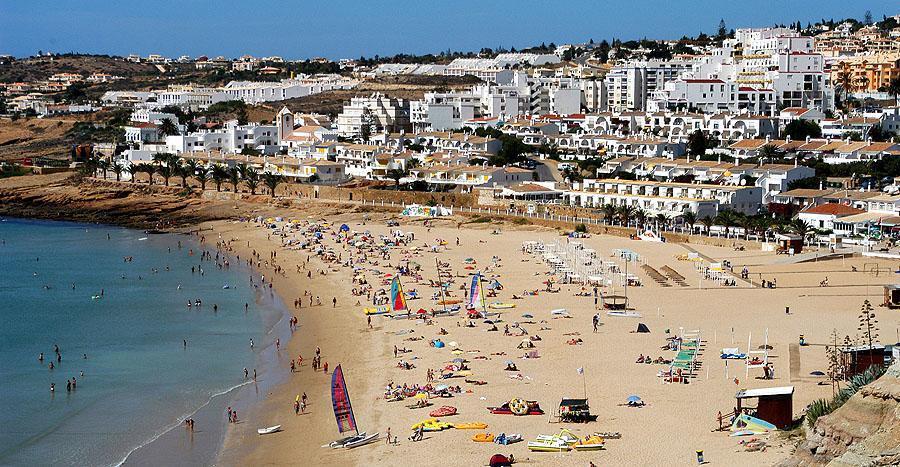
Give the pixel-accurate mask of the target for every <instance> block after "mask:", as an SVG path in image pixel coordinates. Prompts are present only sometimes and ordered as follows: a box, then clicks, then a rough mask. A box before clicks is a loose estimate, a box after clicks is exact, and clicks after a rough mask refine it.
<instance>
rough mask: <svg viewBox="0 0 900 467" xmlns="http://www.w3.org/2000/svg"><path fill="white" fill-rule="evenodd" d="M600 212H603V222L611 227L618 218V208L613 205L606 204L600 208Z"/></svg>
mask: <svg viewBox="0 0 900 467" xmlns="http://www.w3.org/2000/svg"><path fill="white" fill-rule="evenodd" d="M600 211H601V212H603V222H605V223H606V224H607V225H611V224H612V223H613V221H614V220H615V218H616V207H615V206H613V205H612V204H604V205H603V206H601V207H600Z"/></svg>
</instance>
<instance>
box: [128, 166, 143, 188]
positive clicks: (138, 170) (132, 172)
mask: <svg viewBox="0 0 900 467" xmlns="http://www.w3.org/2000/svg"><path fill="white" fill-rule="evenodd" d="M125 171H126V172H128V174H129V175H131V183H135V182H137V174H139V173H141V166H140V164H135V163H131V164H130V165H129V166H128V167H127V168H126V169H125Z"/></svg>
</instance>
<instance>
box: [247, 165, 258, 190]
mask: <svg viewBox="0 0 900 467" xmlns="http://www.w3.org/2000/svg"><path fill="white" fill-rule="evenodd" d="M244 184H245V185H247V188H249V189H250V194H251V195H255V194H256V188H257V187H259V172H257V171H256V169H254V168H253V167H247V168H246V169H245V170H244Z"/></svg>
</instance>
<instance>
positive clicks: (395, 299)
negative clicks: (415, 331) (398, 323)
mask: <svg viewBox="0 0 900 467" xmlns="http://www.w3.org/2000/svg"><path fill="white" fill-rule="evenodd" d="M390 308H391V318H408V317H409V307H408V306H407V305H406V294H405V293H404V292H403V284H401V283H400V276H399V275H397V276H394V278H393V279H392V280H391V305H390Z"/></svg>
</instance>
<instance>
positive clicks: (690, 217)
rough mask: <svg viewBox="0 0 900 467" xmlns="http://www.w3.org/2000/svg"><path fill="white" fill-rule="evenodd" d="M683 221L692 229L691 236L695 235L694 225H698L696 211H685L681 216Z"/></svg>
mask: <svg viewBox="0 0 900 467" xmlns="http://www.w3.org/2000/svg"><path fill="white" fill-rule="evenodd" d="M681 219H682V220H683V221H684V223H685V224H687V225H688V226H689V227H690V228H691V234H693V233H694V224H696V223H697V214H695V213H694V211H685V212H684V214H682V215H681Z"/></svg>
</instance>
